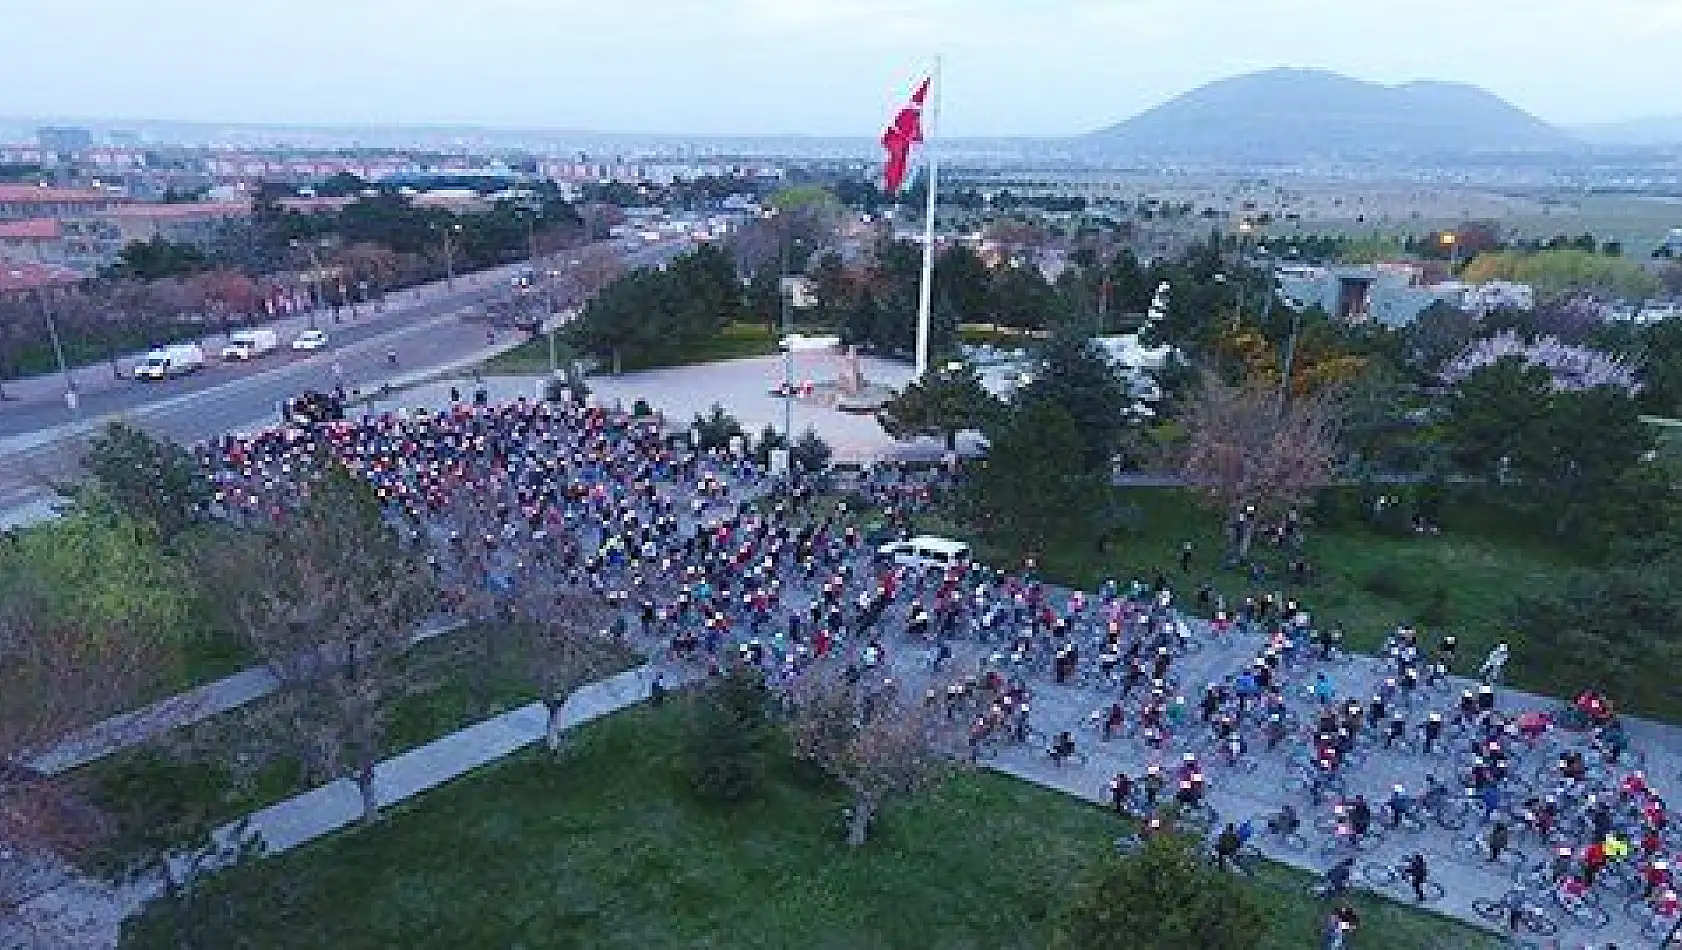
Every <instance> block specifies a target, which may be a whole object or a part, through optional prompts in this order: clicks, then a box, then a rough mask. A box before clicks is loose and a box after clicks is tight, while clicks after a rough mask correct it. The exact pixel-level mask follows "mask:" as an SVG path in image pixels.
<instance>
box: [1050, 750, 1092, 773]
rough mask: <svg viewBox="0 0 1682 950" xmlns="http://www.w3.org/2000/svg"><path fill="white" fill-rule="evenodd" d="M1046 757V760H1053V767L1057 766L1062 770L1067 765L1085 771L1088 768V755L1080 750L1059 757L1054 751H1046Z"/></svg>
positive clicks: (1070, 751)
mask: <svg viewBox="0 0 1682 950" xmlns="http://www.w3.org/2000/svg"><path fill="white" fill-rule="evenodd" d="M1045 756H1046V758H1048V759H1050V760H1051V764H1052V765H1055V766H1057V767H1059V768H1061V767H1063V766H1065V765H1070V764H1073V765H1074V766H1075V767H1076V768H1082V769H1084V768H1086V763H1087V761H1088V760H1087V757H1086V753H1085V752H1082V751H1081V750H1079V749H1071V750H1069V751H1068V752H1067V753H1065V754H1062V755H1059V754H1058V753H1057V752H1056V751H1055V750H1053V749H1046V750H1045Z"/></svg>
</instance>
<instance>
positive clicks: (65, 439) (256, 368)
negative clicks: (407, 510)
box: [0, 241, 689, 524]
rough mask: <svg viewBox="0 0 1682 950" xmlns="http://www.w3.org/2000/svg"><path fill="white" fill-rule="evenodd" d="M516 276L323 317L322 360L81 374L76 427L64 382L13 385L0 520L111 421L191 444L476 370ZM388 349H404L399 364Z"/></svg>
mask: <svg viewBox="0 0 1682 950" xmlns="http://www.w3.org/2000/svg"><path fill="white" fill-rule="evenodd" d="M688 246H689V245H688V242H686V241H672V242H666V243H661V244H653V245H647V246H642V247H638V248H635V249H633V250H631V251H629V252H628V253H627V256H626V258H625V260H626V264H627V266H629V267H633V268H635V267H654V266H660V265H663V264H664V263H665V262H667V261H669V260H671V259H672V258H674V257H676V256H677V255H679V254H681V253H682V252H683V251H684V250H686V249H687V248H688ZM562 266H564V264H563V265H562ZM512 269H513V268H512V267H510V268H501V269H498V270H494V271H487V272H483V273H481V274H477V275H472V277H470V278H457V280H456V287H455V288H454V289H453V290H451V289H449V288H445V287H442V286H441V283H442V282H440V285H432V286H431V287H429V288H422V289H420V291H419V292H418V293H411V294H407V295H406V296H405V297H403V299H400V300H394V301H393V302H392V303H391V304H390V305H389V306H388V307H387V308H386V309H385V311H384V312H381V313H376V314H372V315H368V314H367V313H366V310H365V311H364V315H363V316H361V317H357V318H354V319H347V320H346V321H345V322H344V323H341V324H339V325H337V326H335V325H333V324H332V322H331V319H330V318H329V319H326V320H322V321H320V325H321V326H322V327H323V328H324V329H326V330H327V332H328V333H329V335H330V340H331V342H330V344H329V346H328V347H327V348H326V349H324V350H321V351H317V352H314V353H294V352H292V351H291V350H290V349H289V348H286V347H285V345H284V342H283V348H282V349H281V350H280V351H278V352H276V353H273V354H270V355H269V356H267V357H264V358H263V359H261V360H257V361H254V362H252V363H249V364H245V363H222V362H220V361H219V360H213V361H212V362H211V364H210V365H209V366H207V367H206V368H205V369H204V370H203V371H201V372H198V373H195V374H193V375H191V376H187V377H183V378H181V379H174V380H168V381H164V382H157V383H140V382H134V381H121V382H116V381H112V380H111V376H110V372H109V370H107V369H105V368H104V367H102V366H101V367H86V368H84V369H82V370H79V371H78V377H79V382H78V389H79V390H80V391H82V393H83V395H82V398H81V406H80V408H81V419H80V421H77V420H76V419H75V418H73V417H72V416H71V414H70V411H69V409H68V407H67V406H66V405H65V404H64V402H63V401H62V397H63V391H64V387H63V384H62V381H56V380H53V379H52V378H51V377H46V378H40V379H35V380H25V381H22V382H21V383H19V384H14V385H13V386H11V387H9V388H10V389H11V390H12V392H13V393H14V395H17V394H22V398H18V399H15V400H14V401H10V402H6V403H0V524H4V523H5V522H6V521H7V520H8V519H7V518H6V517H5V515H6V513H7V512H17V511H23V510H27V511H30V512H39V511H40V510H41V506H42V504H41V503H42V500H43V499H44V498H48V497H50V492H49V491H48V490H47V488H46V486H47V485H48V484H51V483H52V482H54V481H58V480H62V479H65V478H66V477H69V476H71V475H72V474H73V473H74V472H75V469H76V454H77V452H78V451H79V448H78V445H77V443H78V441H79V440H78V436H81V435H83V434H85V433H87V432H90V431H94V430H96V429H98V428H99V427H101V426H103V425H104V424H105V423H106V422H107V421H108V420H110V419H114V418H124V419H127V420H129V421H131V422H133V423H134V424H136V425H138V426H140V427H141V428H143V429H145V430H146V431H148V432H151V433H152V434H154V435H157V436H162V437H168V438H170V439H173V440H175V441H177V442H182V443H191V442H196V441H200V440H203V439H206V438H209V437H212V436H215V435H218V434H221V433H224V432H228V431H231V430H237V429H240V428H247V427H250V426H252V425H256V424H262V423H263V422H265V421H267V420H273V419H277V418H278V407H279V404H280V402H281V401H282V400H284V399H287V398H289V397H291V396H295V395H297V394H298V393H299V392H302V391H304V390H306V389H318V390H329V389H332V388H333V387H334V386H335V385H341V384H342V385H343V386H344V387H345V389H346V390H347V391H350V390H360V391H361V392H362V393H363V394H364V395H367V394H371V393H375V392H377V391H378V390H379V388H380V386H381V385H382V384H383V383H387V382H390V381H393V380H394V379H395V380H398V381H402V380H405V379H412V378H414V377H417V376H424V375H426V374H429V373H432V372H437V371H440V370H444V369H449V368H452V367H455V366H461V365H466V364H471V363H476V362H478V361H479V360H480V359H483V358H484V357H486V356H488V355H490V354H491V353H494V352H497V351H499V350H500V349H503V348H506V346H507V345H508V344H509V343H511V342H513V340H514V331H511V330H499V331H497V333H496V338H495V342H494V344H493V342H492V341H490V340H488V339H487V336H486V332H487V331H486V327H485V326H484V325H483V324H479V323H468V322H465V321H463V319H462V317H461V311H462V309H463V308H464V307H467V306H469V305H471V304H475V303H479V302H482V301H484V300H485V299H487V298H489V297H490V296H492V295H493V294H495V293H497V292H499V291H501V290H502V289H503V288H505V287H506V286H507V280H508V276H509V273H510V272H511V271H512ZM393 296H394V297H395V296H397V295H393ZM292 324H296V325H297V327H301V326H302V325H303V319H302V318H292V319H291V320H289V321H287V322H286V325H285V326H283V328H282V333H281V337H282V340H283V341H287V340H289V339H290V337H291V336H292V335H293V333H294V332H295V329H296V328H295V327H293V326H291V325H292ZM522 336H523V335H522ZM495 344H500V345H495ZM389 350H395V351H396V352H397V354H398V364H397V365H396V366H395V367H394V366H392V365H391V363H390V362H389V361H388V359H387V352H388V351H389ZM100 377H103V378H102V379H101V378H100ZM13 520H15V519H13Z"/></svg>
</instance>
